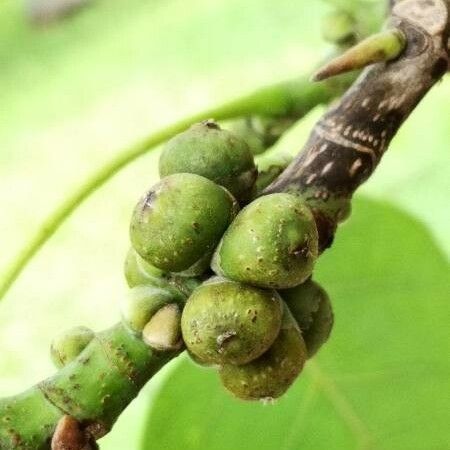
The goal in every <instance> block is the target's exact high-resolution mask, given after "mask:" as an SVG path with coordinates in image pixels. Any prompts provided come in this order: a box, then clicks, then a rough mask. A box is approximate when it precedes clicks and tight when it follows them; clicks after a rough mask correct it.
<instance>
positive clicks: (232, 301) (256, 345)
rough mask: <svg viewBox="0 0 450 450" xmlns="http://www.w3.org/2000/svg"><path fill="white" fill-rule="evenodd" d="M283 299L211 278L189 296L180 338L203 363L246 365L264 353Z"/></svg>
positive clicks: (274, 331) (273, 334)
mask: <svg viewBox="0 0 450 450" xmlns="http://www.w3.org/2000/svg"><path fill="white" fill-rule="evenodd" d="M281 317H282V302H281V299H280V296H279V295H278V293H277V292H276V291H274V290H263V289H259V288H255V287H252V286H248V285H245V284H242V283H237V282H234V281H230V280H226V279H223V278H213V279H212V280H210V281H208V282H206V283H204V284H202V285H201V286H200V287H198V288H197V289H196V290H195V291H194V292H193V293H192V295H191V296H190V297H189V299H188V301H187V303H186V306H185V307H184V310H183V315H182V320H181V330H182V333H183V339H184V342H185V344H186V347H187V348H188V350H189V352H190V353H191V354H193V355H194V359H195V360H197V361H200V362H202V363H205V364H224V363H231V364H245V363H247V362H249V361H252V360H253V359H255V358H257V357H258V356H260V355H261V354H262V353H264V352H265V351H266V350H267V349H268V348H269V347H270V345H271V344H272V343H273V341H274V340H275V338H276V337H277V335H278V332H279V330H280V326H281Z"/></svg>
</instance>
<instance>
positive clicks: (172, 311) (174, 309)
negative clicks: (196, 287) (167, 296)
mask: <svg viewBox="0 0 450 450" xmlns="http://www.w3.org/2000/svg"><path fill="white" fill-rule="evenodd" d="M142 337H143V339H144V342H145V343H146V344H147V345H149V346H150V347H152V348H154V349H155V350H159V351H163V352H167V351H173V350H178V349H180V348H181V346H182V340H181V311H180V308H179V307H178V305H176V304H175V303H171V304H170V305H166V306H163V307H162V308H161V309H159V311H158V312H157V313H156V314H155V315H154V316H153V317H152V318H151V319H150V321H149V322H148V323H147V325H145V327H144V330H143V331H142Z"/></svg>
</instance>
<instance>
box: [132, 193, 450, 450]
mask: <svg viewBox="0 0 450 450" xmlns="http://www.w3.org/2000/svg"><path fill="white" fill-rule="evenodd" d="M447 272H448V263H447V261H446V259H445V258H444V257H443V256H442V255H441V253H440V252H439V251H438V249H437V248H436V246H435V245H434V243H433V241H432V239H431V238H430V235H429V233H428V232H427V230H426V229H424V227H423V226H422V225H421V224H419V223H417V222H415V221H414V220H413V219H411V218H410V217H409V216H407V215H405V214H404V213H402V212H401V211H399V210H398V209H396V208H394V207H392V206H388V205H386V204H382V203H378V202H374V201H369V200H357V201H356V202H355V207H354V212H353V215H352V218H351V220H350V221H349V222H348V224H345V225H344V226H342V228H341V230H340V232H339V233H338V236H337V238H336V242H335V244H334V246H333V248H332V249H331V250H329V251H328V252H326V253H325V254H324V255H323V257H322V258H321V260H320V262H319V263H318V266H317V271H316V278H317V279H318V280H319V281H320V282H321V283H322V284H323V285H324V286H325V287H326V289H327V290H328V291H329V293H330V295H331V298H332V301H333V306H334V311H335V317H336V324H335V328H334V330H333V333H332V336H331V339H330V341H329V343H328V344H327V345H326V346H325V347H324V348H323V349H322V351H321V352H319V354H318V356H317V357H316V358H314V360H312V361H310V362H309V363H308V364H307V366H306V368H305V370H304V372H303V374H302V375H301V376H300V378H299V380H298V381H297V382H296V383H295V385H294V386H293V387H292V388H291V389H290V391H288V393H287V395H285V397H283V398H282V399H280V400H279V401H278V402H276V404H274V405H264V404H262V403H243V402H241V401H238V400H235V399H233V398H232V397H231V396H230V395H229V394H228V393H226V392H225V390H224V388H222V386H221V385H220V382H219V380H218V377H217V374H216V373H215V371H214V370H213V369H206V368H202V367H199V366H196V365H195V364H194V363H192V362H191V361H190V360H188V359H187V358H185V359H183V360H182V361H181V363H180V364H179V365H178V367H177V368H176V369H175V370H174V371H173V373H172V374H171V375H170V376H169V377H168V378H167V379H166V381H165V383H163V385H162V387H161V390H160V391H159V393H158V394H157V395H156V397H155V398H154V401H153V403H152V405H151V407H150V410H149V413H148V416H147V418H146V424H145V432H144V436H143V440H142V447H141V448H142V450H147V449H160V450H163V449H168V450H169V449H170V450H178V449H180V450H203V449H208V450H229V449H241V448H245V449H248V450H252V449H255V450H256V449H257V450H274V449H277V450H278V449H280V450H301V449H308V450H322V449H324V450H325V449H327V450H329V449H332V450H335V449H345V450H351V449H380V450H381V449H382V450H388V449H390V450H394V449H395V450H399V449H401V450H408V449H411V450H413V449H414V450H430V449H436V450H437V449H444V448H448V447H447V445H448V442H450V432H449V428H448V423H450V417H449V416H450V412H449V409H448V405H447V404H446V401H445V394H446V393H448V388H449V381H448V362H447V361H446V355H447V354H448V351H447V349H448V341H449V339H448V338H449V336H448V331H447V329H448V325H447V322H448V316H449V307H448V298H449V296H448V294H449V289H448V288H449V286H448V283H447V282H446V275H447Z"/></svg>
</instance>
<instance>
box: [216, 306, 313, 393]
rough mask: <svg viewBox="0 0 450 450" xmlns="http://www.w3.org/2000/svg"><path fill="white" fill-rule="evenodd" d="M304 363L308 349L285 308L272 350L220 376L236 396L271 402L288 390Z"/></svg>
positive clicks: (223, 370) (224, 369)
mask: <svg viewBox="0 0 450 450" xmlns="http://www.w3.org/2000/svg"><path fill="white" fill-rule="evenodd" d="M305 361H306V347H305V343H304V341H303V338H302V335H301V332H300V329H299V328H298V325H297V323H296V322H295V319H294V318H293V317H292V315H291V313H290V312H289V311H288V309H287V308H286V307H285V308H284V314H283V322H282V325H281V330H280V333H279V334H278V337H277V338H276V339H275V342H274V343H273V344H272V346H271V347H270V348H269V350H267V352H266V353H264V354H263V355H262V356H260V357H259V358H258V359H256V360H254V361H252V362H250V363H248V364H244V365H241V366H236V365H232V364H226V365H224V366H223V367H222V368H221V369H220V370H219V373H220V378H221V380H222V383H223V385H224V386H225V387H226V388H227V389H228V390H229V391H230V392H232V393H233V394H234V395H235V396H236V397H238V398H241V399H243V400H266V399H267V400H269V399H274V398H278V397H280V396H281V395H283V394H284V393H285V392H286V391H287V389H288V388H289V387H290V386H291V384H292V383H293V382H294V380H295V379H296V378H297V376H298V374H299V373H300V372H301V370H302V368H303V365H304V363H305Z"/></svg>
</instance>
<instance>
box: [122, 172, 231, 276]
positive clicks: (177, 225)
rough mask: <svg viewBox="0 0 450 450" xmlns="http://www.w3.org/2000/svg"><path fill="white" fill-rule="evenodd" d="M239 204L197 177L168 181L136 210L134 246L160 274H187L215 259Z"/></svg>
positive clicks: (175, 177)
mask: <svg viewBox="0 0 450 450" xmlns="http://www.w3.org/2000/svg"><path fill="white" fill-rule="evenodd" d="M236 211H237V203H236V201H235V199H234V198H233V197H232V195H231V194H230V193H229V192H228V191H227V190H225V189H224V188H223V187H221V186H218V185H217V184H215V183H214V182H212V181H210V180H208V179H206V178H204V177H201V176H199V175H194V174H189V173H179V174H175V175H169V176H168V177H166V178H163V179H162V180H161V181H160V182H159V183H158V184H156V185H155V186H154V187H153V188H152V189H151V190H150V191H149V192H148V193H147V194H146V195H145V196H144V197H143V198H142V199H141V200H140V201H139V203H138V204H137V206H136V208H135V210H134V212H133V216H132V219H131V226H130V237H131V243H132V245H133V247H134V249H135V250H136V251H137V253H139V255H140V256H141V257H142V258H143V259H144V260H145V261H147V262H148V263H150V264H151V265H153V266H155V267H157V268H158V269H161V270H165V271H169V272H181V271H186V270H188V269H190V268H192V266H194V265H195V264H197V263H199V261H200V260H201V259H202V258H205V257H206V256H205V255H207V254H211V253H212V252H213V250H214V248H215V247H216V245H217V243H218V242H219V240H220V238H221V236H222V235H223V233H224V231H225V230H226V228H227V227H228V225H229V224H230V222H231V221H232V220H233V218H234V217H235V215H236Z"/></svg>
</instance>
